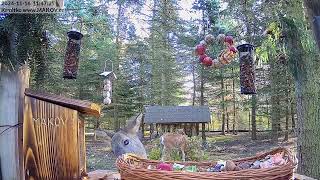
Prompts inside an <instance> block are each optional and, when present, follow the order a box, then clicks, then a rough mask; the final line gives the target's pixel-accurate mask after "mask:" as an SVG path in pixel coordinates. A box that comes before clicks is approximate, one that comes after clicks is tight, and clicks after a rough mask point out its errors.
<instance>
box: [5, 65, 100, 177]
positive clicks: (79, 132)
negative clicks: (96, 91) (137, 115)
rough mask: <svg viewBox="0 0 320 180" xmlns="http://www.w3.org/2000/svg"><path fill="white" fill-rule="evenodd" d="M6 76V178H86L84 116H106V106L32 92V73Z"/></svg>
mask: <svg viewBox="0 0 320 180" xmlns="http://www.w3.org/2000/svg"><path fill="white" fill-rule="evenodd" d="M0 74H1V79H0V179H3V180H7V179H8V180H11V179H47V180H53V179H59V180H60V179H61V180H62V179H68V180H69V179H70V180H71V179H81V175H82V174H83V173H84V172H85V171H86V153H85V152H86V150H85V138H84V131H85V128H84V119H83V116H82V115H91V116H96V117H100V106H98V105H96V104H93V103H91V102H87V101H82V100H76V99H70V98H66V97H62V96H57V95H53V94H48V93H40V92H36V91H32V90H30V89H26V88H27V87H28V79H29V78H28V77H29V73H28V72H27V71H24V72H18V73H17V74H15V73H14V72H3V71H2V72H1V71H0Z"/></svg>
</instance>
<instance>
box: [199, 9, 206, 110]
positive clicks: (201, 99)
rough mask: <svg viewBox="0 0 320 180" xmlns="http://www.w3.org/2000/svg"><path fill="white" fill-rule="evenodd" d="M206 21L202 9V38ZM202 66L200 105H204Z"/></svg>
mask: <svg viewBox="0 0 320 180" xmlns="http://www.w3.org/2000/svg"><path fill="white" fill-rule="evenodd" d="M205 23H206V21H205V14H204V10H202V28H203V38H204V37H205V35H206V24H205ZM203 71H204V67H203V66H201V71H200V105H201V106H203V105H204V77H203V75H204V72H203Z"/></svg>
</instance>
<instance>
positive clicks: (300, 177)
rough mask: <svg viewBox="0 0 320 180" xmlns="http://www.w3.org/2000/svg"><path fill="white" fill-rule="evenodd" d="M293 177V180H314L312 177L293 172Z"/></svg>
mask: <svg viewBox="0 0 320 180" xmlns="http://www.w3.org/2000/svg"><path fill="white" fill-rule="evenodd" d="M293 177H294V179H295V180H316V179H314V178H311V177H307V176H304V175H300V174H297V173H294V174H293Z"/></svg>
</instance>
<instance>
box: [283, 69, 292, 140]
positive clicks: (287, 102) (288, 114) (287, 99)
mask: <svg viewBox="0 0 320 180" xmlns="http://www.w3.org/2000/svg"><path fill="white" fill-rule="evenodd" d="M286 76H287V86H286V89H287V90H286V91H287V92H286V103H285V106H286V132H285V136H284V141H288V139H289V116H290V112H289V107H290V95H291V91H290V77H289V75H288V69H286Z"/></svg>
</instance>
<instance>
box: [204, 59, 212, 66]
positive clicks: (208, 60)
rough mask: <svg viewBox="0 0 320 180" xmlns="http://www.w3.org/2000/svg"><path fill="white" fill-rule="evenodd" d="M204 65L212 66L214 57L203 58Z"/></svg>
mask: <svg viewBox="0 0 320 180" xmlns="http://www.w3.org/2000/svg"><path fill="white" fill-rule="evenodd" d="M202 64H203V65H205V66H207V67H209V66H212V59H211V57H206V58H204V59H203V62H202Z"/></svg>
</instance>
